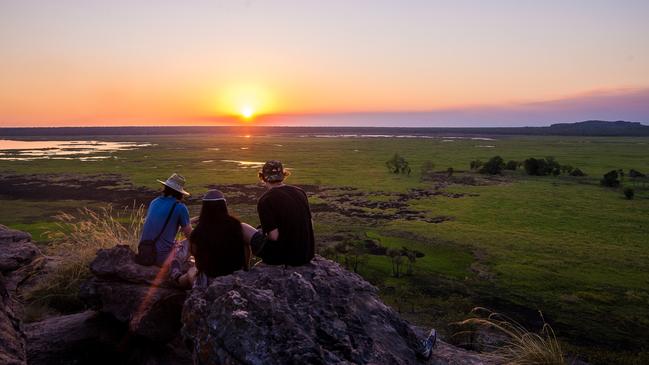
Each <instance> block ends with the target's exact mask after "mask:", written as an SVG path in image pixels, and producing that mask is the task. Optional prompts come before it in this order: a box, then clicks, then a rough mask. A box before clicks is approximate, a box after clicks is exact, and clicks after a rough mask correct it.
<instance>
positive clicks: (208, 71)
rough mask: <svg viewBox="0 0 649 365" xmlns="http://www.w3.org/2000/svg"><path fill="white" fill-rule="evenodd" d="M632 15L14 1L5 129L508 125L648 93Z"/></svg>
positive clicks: (530, 6) (548, 8)
mask: <svg viewBox="0 0 649 365" xmlns="http://www.w3.org/2000/svg"><path fill="white" fill-rule="evenodd" d="M622 3H625V4H624V5H622V4H620V3H618V2H606V1H586V0H583V1H573V2H569V3H568V2H564V1H549V2H543V4H541V3H538V4H535V3H525V5H521V3H520V2H517V1H504V0H503V1H494V2H489V3H486V2H478V1H473V2H472V1H437V2H434V1H405V2H391V1H360V0H359V1H354V2H348V1H339V2H338V1H331V2H326V3H323V2H311V1H273V2H270V1H269V2H263V1H224V2H210V1H193V2H180V1H179V2H164V3H160V2H153V1H138V2H129V1H104V2H99V1H71V0H67V1H56V2H42V1H41V2H37V1H31V0H24V1H2V2H1V3H0V49H2V57H0V80H2V82H1V85H2V86H1V88H0V126H37V125H39V126H40V125H46V126H47V125H122V124H124V125H125V124H136V125H144V124H156V125H157V124H186V123H190V124H199V123H219V122H220V123H232V120H228V119H222V117H223V116H225V115H232V114H239V113H241V112H242V110H244V109H245V110H253V111H254V112H255V113H257V114H276V113H279V114H294V113H344V112H382V111H439V110H463V109H471V108H475V107H489V108H491V107H496V108H500V109H502V108H507V107H508V106H511V105H518V104H521V103H523V104H524V103H531V102H541V101H547V100H557V99H564V98H568V99H569V98H574V97H576V96H579V95H584V94H588V93H591V92H593V91H597V92H602V91H604V92H613V93H615V92H616V90H620V89H624V90H629V89H633V90H635V89H637V90H643V89H645V88H647V87H649V42H647V39H646V38H647V34H649V25H648V24H649V22H646V19H644V15H646V14H648V13H649V5H648V4H649V3H647V2H643V1H622ZM487 4H488V5H487ZM586 4H588V6H587V7H584V5H586ZM625 105H626V104H625ZM500 109H499V110H500ZM642 113H644V109H643V111H642ZM634 115H635V114H634ZM638 115H640V116H642V115H644V114H638ZM495 116H496V115H495V114H494V118H495ZM622 117H624V115H623V113H621V115H620V118H622ZM496 119H497V118H496ZM457 120H459V119H457ZM449 122H450V123H452V122H453V117H452V116H451V117H449ZM521 123H525V121H521Z"/></svg>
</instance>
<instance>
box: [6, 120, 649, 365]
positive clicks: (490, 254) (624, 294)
mask: <svg viewBox="0 0 649 365" xmlns="http://www.w3.org/2000/svg"><path fill="white" fill-rule="evenodd" d="M244 134H245V133H244ZM95 138H99V137H95ZM101 138H102V139H104V137H101ZM84 139H85V138H84ZM106 139H112V140H116V141H139V142H152V143H154V144H155V145H154V146H151V147H146V148H142V149H139V150H133V151H121V152H118V153H115V155H114V156H115V157H117V158H114V159H106V160H102V161H83V162H80V161H73V160H36V161H0V171H3V172H6V173H7V174H9V173H11V174H18V175H24V174H55V175H56V174H70V173H72V172H74V174H97V173H102V174H105V173H113V174H119V175H120V176H122V177H124V178H125V179H127V180H126V181H127V182H132V183H133V187H129V186H125V187H123V188H124V189H127V190H128V189H135V188H149V189H158V184H157V183H156V181H155V179H164V178H166V177H168V176H169V175H170V174H171V173H172V172H179V173H181V174H183V175H184V176H185V177H186V178H187V180H188V186H187V189H188V190H189V191H190V192H192V193H193V195H194V197H200V194H201V193H202V192H204V191H206V190H207V189H208V185H209V186H214V185H215V186H217V187H221V186H226V185H227V184H241V186H250V185H254V184H256V183H257V177H256V169H255V168H249V167H245V166H246V165H238V164H237V163H236V162H231V161H224V160H237V161H239V160H241V161H253V162H254V161H258V162H262V161H264V160H266V159H271V158H274V159H280V160H282V161H283V162H284V163H285V166H287V167H288V168H289V169H291V170H292V176H291V177H290V178H289V180H288V181H289V182H290V183H293V184H296V185H303V186H308V185H318V186H320V187H321V188H327V189H332V190H326V191H324V190H317V189H316V190H314V191H317V197H315V198H314V199H312V200H311V202H312V204H314V206H315V205H316V204H317V205H318V206H319V207H320V208H319V209H314V210H315V212H316V213H315V214H314V218H315V224H316V234H317V237H318V241H319V243H320V244H323V245H326V244H328V243H329V242H330V240H329V237H332V236H335V235H336V234H339V233H340V232H352V233H353V235H355V237H358V239H359V240H373V241H376V244H377V245H380V246H381V247H384V248H385V249H386V253H385V254H371V253H368V252H365V251H363V250H365V249H366V246H364V245H363V246H354V245H353V244H351V243H350V245H349V248H350V251H349V252H347V253H345V254H344V255H347V256H348V265H350V267H351V268H352V269H354V266H355V268H356V270H357V271H358V272H359V273H360V274H361V275H362V276H364V277H366V278H367V279H368V280H370V281H371V282H372V283H374V284H375V285H377V286H378V287H379V288H380V289H381V293H382V295H383V297H384V298H385V300H386V302H388V303H389V304H391V305H393V306H394V307H395V308H397V310H400V311H402V313H403V315H404V316H405V317H407V318H408V319H410V320H412V321H415V322H417V323H420V324H424V325H435V326H437V327H440V328H442V327H443V326H444V325H445V324H447V323H449V322H453V321H459V320H461V319H462V318H464V317H465V316H466V314H467V313H468V312H469V311H470V310H471V308H473V307H475V306H477V305H484V306H489V307H491V308H495V309H497V310H498V311H499V312H502V313H507V314H508V315H513V316H515V315H519V314H520V316H521V317H522V318H518V317H517V319H518V320H520V321H522V322H525V321H526V320H531V321H534V318H533V317H534V316H528V315H527V314H525V313H536V310H542V311H543V313H544V314H545V315H546V319H547V320H548V322H549V323H551V324H552V326H553V328H555V329H556V330H557V333H558V335H559V337H560V338H561V339H562V340H564V341H567V342H569V343H572V346H571V347H570V349H571V351H574V352H577V353H581V354H597V355H593V357H592V361H591V362H592V363H615V361H614V359H616V354H618V353H617V352H616V351H624V353H625V354H629V355H628V356H629V357H628V359H632V358H633V356H635V355H633V354H634V353H636V354H640V353H641V352H642V351H643V348H644V349H645V350H644V351H645V353H646V351H647V350H646V349H647V348H649V342H647V337H646V328H648V327H649V312H648V310H647V308H649V291H648V290H647V287H649V281H648V279H647V275H646V272H647V262H649V247H648V245H649V242H648V241H647V237H648V236H649V184H647V181H646V180H645V179H646V178H645V177H642V176H639V175H637V174H635V173H633V174H632V170H631V169H633V171H635V172H640V171H645V172H646V171H647V170H649V155H648V154H647V146H648V145H649V138H646V137H642V138H627V137H617V138H608V137H599V138H598V137H542V136H539V137H503V138H500V139H497V140H495V141H490V142H489V144H490V145H494V146H495V147H493V148H478V147H477V146H478V145H479V143H478V142H476V141H474V140H468V139H466V140H465V139H455V140H454V141H453V142H446V143H443V142H442V139H404V138H311V137H306V138H299V137H290V136H272V137H263V136H261V137H256V136H253V137H249V138H248V137H245V136H244V135H242V136H209V135H203V136H189V135H188V136H132V137H114V138H106ZM394 151H398V152H399V155H400V156H405V157H406V158H407V162H408V167H409V168H411V169H414V170H415V171H418V170H420V169H421V171H422V176H421V178H420V176H414V175H415V174H412V175H413V176H408V174H407V173H406V174H403V173H396V174H393V173H391V172H390V171H387V170H386V160H389V159H390V158H392V157H394V156H393V155H394ZM494 155H498V156H501V157H502V159H503V161H525V160H527V159H530V158H531V157H532V156H554V161H555V162H556V161H560V162H561V164H560V166H563V165H566V166H568V165H569V166H579V169H577V168H574V169H572V171H571V172H570V173H568V172H567V171H568V170H566V169H564V170H563V171H561V168H559V174H558V176H553V175H554V174H546V175H544V176H537V175H528V174H527V173H526V171H523V170H524V169H523V168H521V169H518V168H517V169H516V170H511V169H506V167H507V165H509V163H507V164H504V165H505V166H504V167H505V168H504V169H502V170H501V171H500V175H495V176H491V175H488V174H487V175H482V174H477V173H476V172H477V170H479V169H481V168H482V166H483V165H484V164H483V163H476V161H478V162H479V161H489V160H490V159H491V158H492V157H493V156H494ZM471 161H473V162H471ZM546 162H547V159H546ZM499 165H500V164H499ZM512 165H513V164H512ZM435 166H439V167H442V169H441V170H440V171H439V172H437V173H436V172H435V171H434V167H435ZM518 166H520V164H519V165H518ZM449 167H450V168H452V169H453V170H452V171H453V173H452V174H449V173H448V171H449V170H448V168H449ZM468 167H471V170H474V171H467V168H468ZM619 169H624V171H628V173H627V174H626V175H625V176H624V178H623V179H622V180H620V177H619V174H618V180H619V181H620V186H622V187H623V188H627V187H632V188H633V189H634V199H633V200H627V199H624V196H623V195H622V192H621V189H620V188H616V189H610V188H605V187H602V186H601V185H600V179H601V178H602V176H603V175H604V174H606V173H608V172H609V171H613V170H615V171H618V170H619ZM582 170H583V171H584V172H587V173H588V176H578V175H575V174H576V173H575V172H576V171H582ZM424 175H425V177H426V178H424ZM449 175H451V176H449ZM77 189H79V191H82V190H83V189H84V188H83V187H81V188H77ZM346 189H355V190H353V191H351V190H346ZM413 189H415V190H422V191H428V192H431V193H430V194H429V195H426V194H423V195H422V194H420V195H417V194H415V193H413V191H414V190H413ZM226 193H227V192H226ZM3 194H6V195H4V196H1V197H0V199H1V202H2V204H3V206H5V207H7V208H8V209H2V210H0V223H3V224H6V225H9V226H12V227H14V228H18V229H24V230H27V231H30V232H31V233H32V234H33V235H34V236H35V237H37V239H38V240H39V241H42V242H44V241H46V240H47V237H46V235H43V232H46V231H53V230H54V229H55V228H56V227H55V224H56V221H55V219H53V217H54V215H55V213H56V212H58V211H65V212H67V213H74V212H75V211H76V210H77V208H78V207H79V206H87V207H90V208H93V209H94V208H97V207H100V206H102V205H104V204H105V203H106V202H102V201H100V199H99V198H96V199H89V198H88V197H86V198H85V200H83V201H78V200H74V199H70V198H66V199H58V198H57V197H56V196H48V197H47V198H46V199H41V198H39V199H29V198H28V197H20V198H19V199H17V198H15V197H12V196H11V195H8V193H3ZM232 194H234V193H232ZM354 194H356V195H354ZM400 194H401V195H400ZM244 195H245V194H244V193H243V192H242V193H241V196H244ZM231 196H234V195H231ZM237 196H238V195H237ZM152 197H153V196H151V197H148V198H152ZM334 197H340V198H341V199H339V200H338V201H337V203H335V204H333V203H332V200H333V198H334ZM148 198H147V199H148ZM342 198H349V199H352V198H353V199H356V200H353V201H348V202H345V201H344V199H342ZM358 201H363V202H366V203H367V204H366V205H362V206H361V205H359V204H357V202H358ZM394 203H401V204H404V205H405V206H392V205H391V204H394ZM198 204H199V201H198V200H194V201H190V211H191V213H192V215H195V214H197V213H198V209H199V205H198ZM327 204H329V205H327ZM231 209H232V211H233V212H235V213H236V214H238V215H239V216H240V217H241V218H242V219H244V220H245V221H248V222H250V223H251V224H253V225H255V224H257V223H258V222H257V218H256V216H255V208H254V202H250V201H242V202H235V203H233V204H232V205H231ZM403 211H421V212H424V213H423V215H422V216H421V217H420V216H418V215H407V214H401V213H399V212H403ZM350 212H352V213H353V212H356V213H354V214H351V213H350ZM379 214H384V215H385V216H386V217H387V218H371V217H374V216H376V215H379ZM368 217H370V218H368ZM390 217H392V218H390ZM437 217H447V218H448V219H440V220H439V222H440V223H430V222H429V221H435V218H437ZM83 241H87V239H84V240H83ZM331 242H333V243H332V244H334V245H335V244H336V242H334V241H331ZM79 244H82V243H81V242H79ZM75 245H76V243H75ZM404 247H405V248H407V249H408V250H415V251H418V252H421V253H422V254H423V255H424V256H422V257H416V258H415V260H414V262H413V263H412V272H411V273H408V267H409V266H408V265H409V260H408V259H407V257H406V256H403V255H401V256H399V257H401V258H400V260H401V261H402V262H401V263H400V267H399V275H398V277H397V275H394V274H395V272H394V270H393V262H392V258H391V257H390V256H389V255H387V249H394V250H402V249H403V248H404ZM351 248H353V250H351ZM359 248H362V249H363V250H361V251H358V252H356V251H354V250H356V249H359ZM357 253H358V254H357ZM338 255H339V258H338V261H339V262H342V263H343V264H344V262H345V258H344V257H343V254H342V253H338ZM354 256H358V260H356V258H355V257H354ZM396 257H397V256H395V259H396ZM355 260H356V261H355ZM397 260H399V259H397ZM522 309H527V310H529V311H528V312H526V311H523V310H522ZM602 339H604V340H602ZM603 349H605V350H603ZM638 356H641V355H638ZM644 356H646V355H644ZM633 361H635V360H629V361H627V362H628V363H633ZM638 363H640V362H638Z"/></svg>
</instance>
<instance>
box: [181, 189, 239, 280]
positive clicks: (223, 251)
mask: <svg viewBox="0 0 649 365" xmlns="http://www.w3.org/2000/svg"><path fill="white" fill-rule="evenodd" d="M189 240H190V242H191V247H192V254H193V255H194V258H195V259H196V268H197V269H198V270H199V271H201V272H203V273H205V274H206V275H207V276H210V277H216V276H222V275H229V274H232V273H233V272H235V271H237V270H241V269H247V268H248V263H247V262H246V261H247V257H246V254H245V241H244V238H243V230H242V228H241V221H239V220H238V219H237V218H235V217H233V216H231V215H230V214H229V213H228V207H227V205H226V203H225V201H224V200H217V201H204V202H203V207H202V208H201V214H200V217H199V221H198V224H197V225H196V228H195V229H194V230H193V231H192V234H191V236H190V239H189Z"/></svg>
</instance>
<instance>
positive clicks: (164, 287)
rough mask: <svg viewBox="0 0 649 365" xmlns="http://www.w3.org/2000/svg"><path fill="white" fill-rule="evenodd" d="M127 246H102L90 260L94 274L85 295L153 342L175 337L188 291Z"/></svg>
mask: <svg viewBox="0 0 649 365" xmlns="http://www.w3.org/2000/svg"><path fill="white" fill-rule="evenodd" d="M134 257H135V253H134V252H133V251H132V250H131V249H130V248H129V247H128V246H125V245H119V246H116V247H113V248H111V249H102V250H99V251H98V252H97V257H96V258H95V260H94V261H92V263H90V271H91V272H92V273H93V275H94V277H93V278H92V279H90V280H89V281H88V282H86V283H84V284H83V285H82V288H81V294H80V295H81V297H82V298H83V299H84V300H85V301H86V302H87V303H88V304H89V306H90V307H92V308H93V309H96V310H98V311H100V312H103V313H108V314H111V315H112V316H113V317H115V319H117V320H118V321H121V322H124V323H128V325H129V329H130V330H131V332H132V333H134V334H137V335H140V336H143V337H146V338H148V339H150V340H153V341H158V342H166V341H169V340H171V339H173V338H174V337H175V336H176V335H177V334H178V331H179V329H180V326H181V323H180V312H181V309H182V306H183V302H184V301H185V297H186V292H185V291H184V290H180V289H177V288H175V287H173V286H171V285H170V284H169V283H168V282H167V281H166V280H164V279H165V278H166V277H167V273H166V271H165V270H164V269H160V268H159V267H157V266H141V265H138V264H136V263H135V261H134Z"/></svg>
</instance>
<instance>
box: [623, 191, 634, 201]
mask: <svg viewBox="0 0 649 365" xmlns="http://www.w3.org/2000/svg"><path fill="white" fill-rule="evenodd" d="M623 192H624V196H625V197H626V198H627V199H629V200H631V199H633V197H634V196H635V190H633V188H624V190H623Z"/></svg>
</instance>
